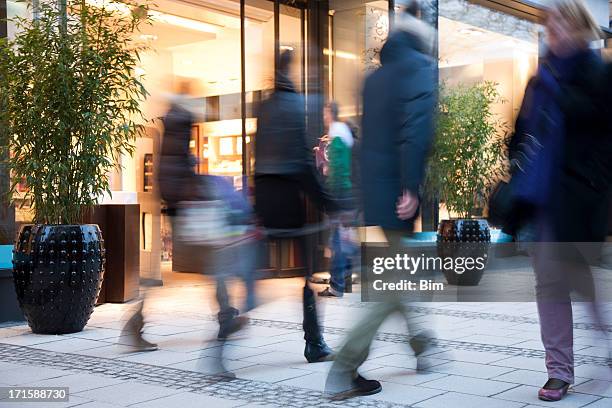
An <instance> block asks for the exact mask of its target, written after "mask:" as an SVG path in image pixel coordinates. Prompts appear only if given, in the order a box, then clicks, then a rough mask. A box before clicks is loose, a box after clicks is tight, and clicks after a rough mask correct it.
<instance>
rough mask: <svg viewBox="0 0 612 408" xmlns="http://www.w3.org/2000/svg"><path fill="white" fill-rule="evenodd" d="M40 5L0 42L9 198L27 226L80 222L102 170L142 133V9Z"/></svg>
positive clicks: (0, 133) (100, 186)
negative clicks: (16, 198) (18, 201)
mask: <svg viewBox="0 0 612 408" xmlns="http://www.w3.org/2000/svg"><path fill="white" fill-rule="evenodd" d="M118 4H120V3H108V2H107V3H103V2H102V1H99V2H95V3H93V4H90V3H89V2H86V1H85V0H61V1H60V2H59V3H56V2H41V3H40V4H38V5H37V10H35V11H36V13H34V14H35V16H36V18H34V19H27V18H21V17H17V18H14V19H13V20H12V21H13V23H14V24H15V25H16V27H17V33H16V35H15V37H14V38H13V39H11V40H6V39H3V40H1V41H2V42H0V91H1V97H0V104H1V106H0V125H1V126H0V137H1V138H2V140H1V143H2V148H3V149H4V151H3V154H4V158H5V161H6V166H7V168H8V170H9V171H10V174H11V180H12V181H11V186H10V194H11V196H13V195H14V193H15V192H16V191H17V190H19V189H18V186H19V185H20V184H22V185H25V191H24V192H23V195H22V197H21V198H22V199H23V200H24V201H25V200H29V201H31V202H32V204H33V209H34V220H33V221H34V223H37V224H78V223H80V222H82V219H83V215H84V213H85V211H87V210H88V209H90V208H91V207H92V206H94V205H95V204H97V203H98V200H99V199H100V197H101V196H102V195H103V194H104V193H105V192H108V193H110V185H109V177H108V174H109V172H110V171H111V170H112V169H113V168H114V167H115V166H117V163H119V162H120V160H119V159H120V157H121V155H123V154H132V153H133V152H134V149H135V139H136V138H137V137H138V136H140V135H141V134H142V133H143V131H144V123H145V120H144V118H143V115H142V111H141V103H142V101H143V100H144V99H145V98H146V96H147V91H146V90H145V88H144V86H143V84H142V82H141V78H139V77H138V76H137V75H136V73H135V71H136V68H137V66H138V64H139V60H140V57H139V54H140V53H141V52H142V51H143V49H144V48H143V46H142V45H141V44H140V43H139V42H138V40H137V36H135V33H136V32H137V31H138V29H139V27H140V26H141V25H142V24H146V23H148V17H147V10H148V8H147V6H146V5H136V4H133V5H129V6H128V5H126V3H122V4H121V7H118V6H117V5H118Z"/></svg>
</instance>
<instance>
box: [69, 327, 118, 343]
mask: <svg viewBox="0 0 612 408" xmlns="http://www.w3.org/2000/svg"><path fill="white" fill-rule="evenodd" d="M120 335H121V330H115V329H104V328H101V327H90V326H87V327H85V329H84V330H83V331H80V332H78V333H70V334H65V335H64V337H77V338H80V339H88V340H108V339H113V340H115V339H117V338H118V337H119V336H120Z"/></svg>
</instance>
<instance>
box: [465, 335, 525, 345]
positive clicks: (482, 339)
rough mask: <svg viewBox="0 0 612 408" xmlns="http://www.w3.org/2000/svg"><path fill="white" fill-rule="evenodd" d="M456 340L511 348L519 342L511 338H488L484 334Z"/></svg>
mask: <svg viewBox="0 0 612 408" xmlns="http://www.w3.org/2000/svg"><path fill="white" fill-rule="evenodd" d="M457 340H460V341H467V342H470V343H480V344H490V345H493V346H513V345H516V344H518V343H520V342H521V340H519V339H516V338H512V337H501V336H490V335H486V334H475V335H472V336H466V337H461V338H458V339H457Z"/></svg>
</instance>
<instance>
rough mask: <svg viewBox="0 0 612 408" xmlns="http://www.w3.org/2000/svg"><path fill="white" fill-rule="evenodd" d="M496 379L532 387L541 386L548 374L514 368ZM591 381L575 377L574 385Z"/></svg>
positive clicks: (495, 378)
mask: <svg viewBox="0 0 612 408" xmlns="http://www.w3.org/2000/svg"><path fill="white" fill-rule="evenodd" d="M492 379H493V380H496V381H506V382H511V383H515V384H521V385H530V386H532V387H541V386H542V385H544V383H546V381H547V380H548V375H547V374H546V373H542V372H539V371H531V370H514V371H511V372H509V373H506V374H502V375H500V376H498V377H494V378H492ZM586 381H590V380H589V379H588V378H580V377H575V378H574V385H578V384H582V383H584V382H586Z"/></svg>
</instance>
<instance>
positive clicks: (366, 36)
mask: <svg viewBox="0 0 612 408" xmlns="http://www.w3.org/2000/svg"><path fill="white" fill-rule="evenodd" d="M329 7H330V21H331V30H330V31H331V36H330V40H329V42H330V45H329V48H328V49H327V50H326V53H325V54H326V55H327V56H328V58H329V66H330V70H329V71H330V78H329V80H330V86H329V89H330V90H331V92H330V98H331V99H334V100H335V101H336V102H337V103H338V104H339V106H340V116H341V117H342V118H343V119H345V120H351V121H353V122H354V123H358V122H359V117H360V115H361V87H362V84H363V81H364V79H365V77H366V75H367V74H368V73H370V72H372V71H373V70H375V69H376V68H377V67H378V66H380V50H381V49H382V46H383V45H384V43H385V41H386V39H387V35H388V33H389V3H388V1H365V0H359V1H343V0H332V1H330V5H329Z"/></svg>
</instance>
